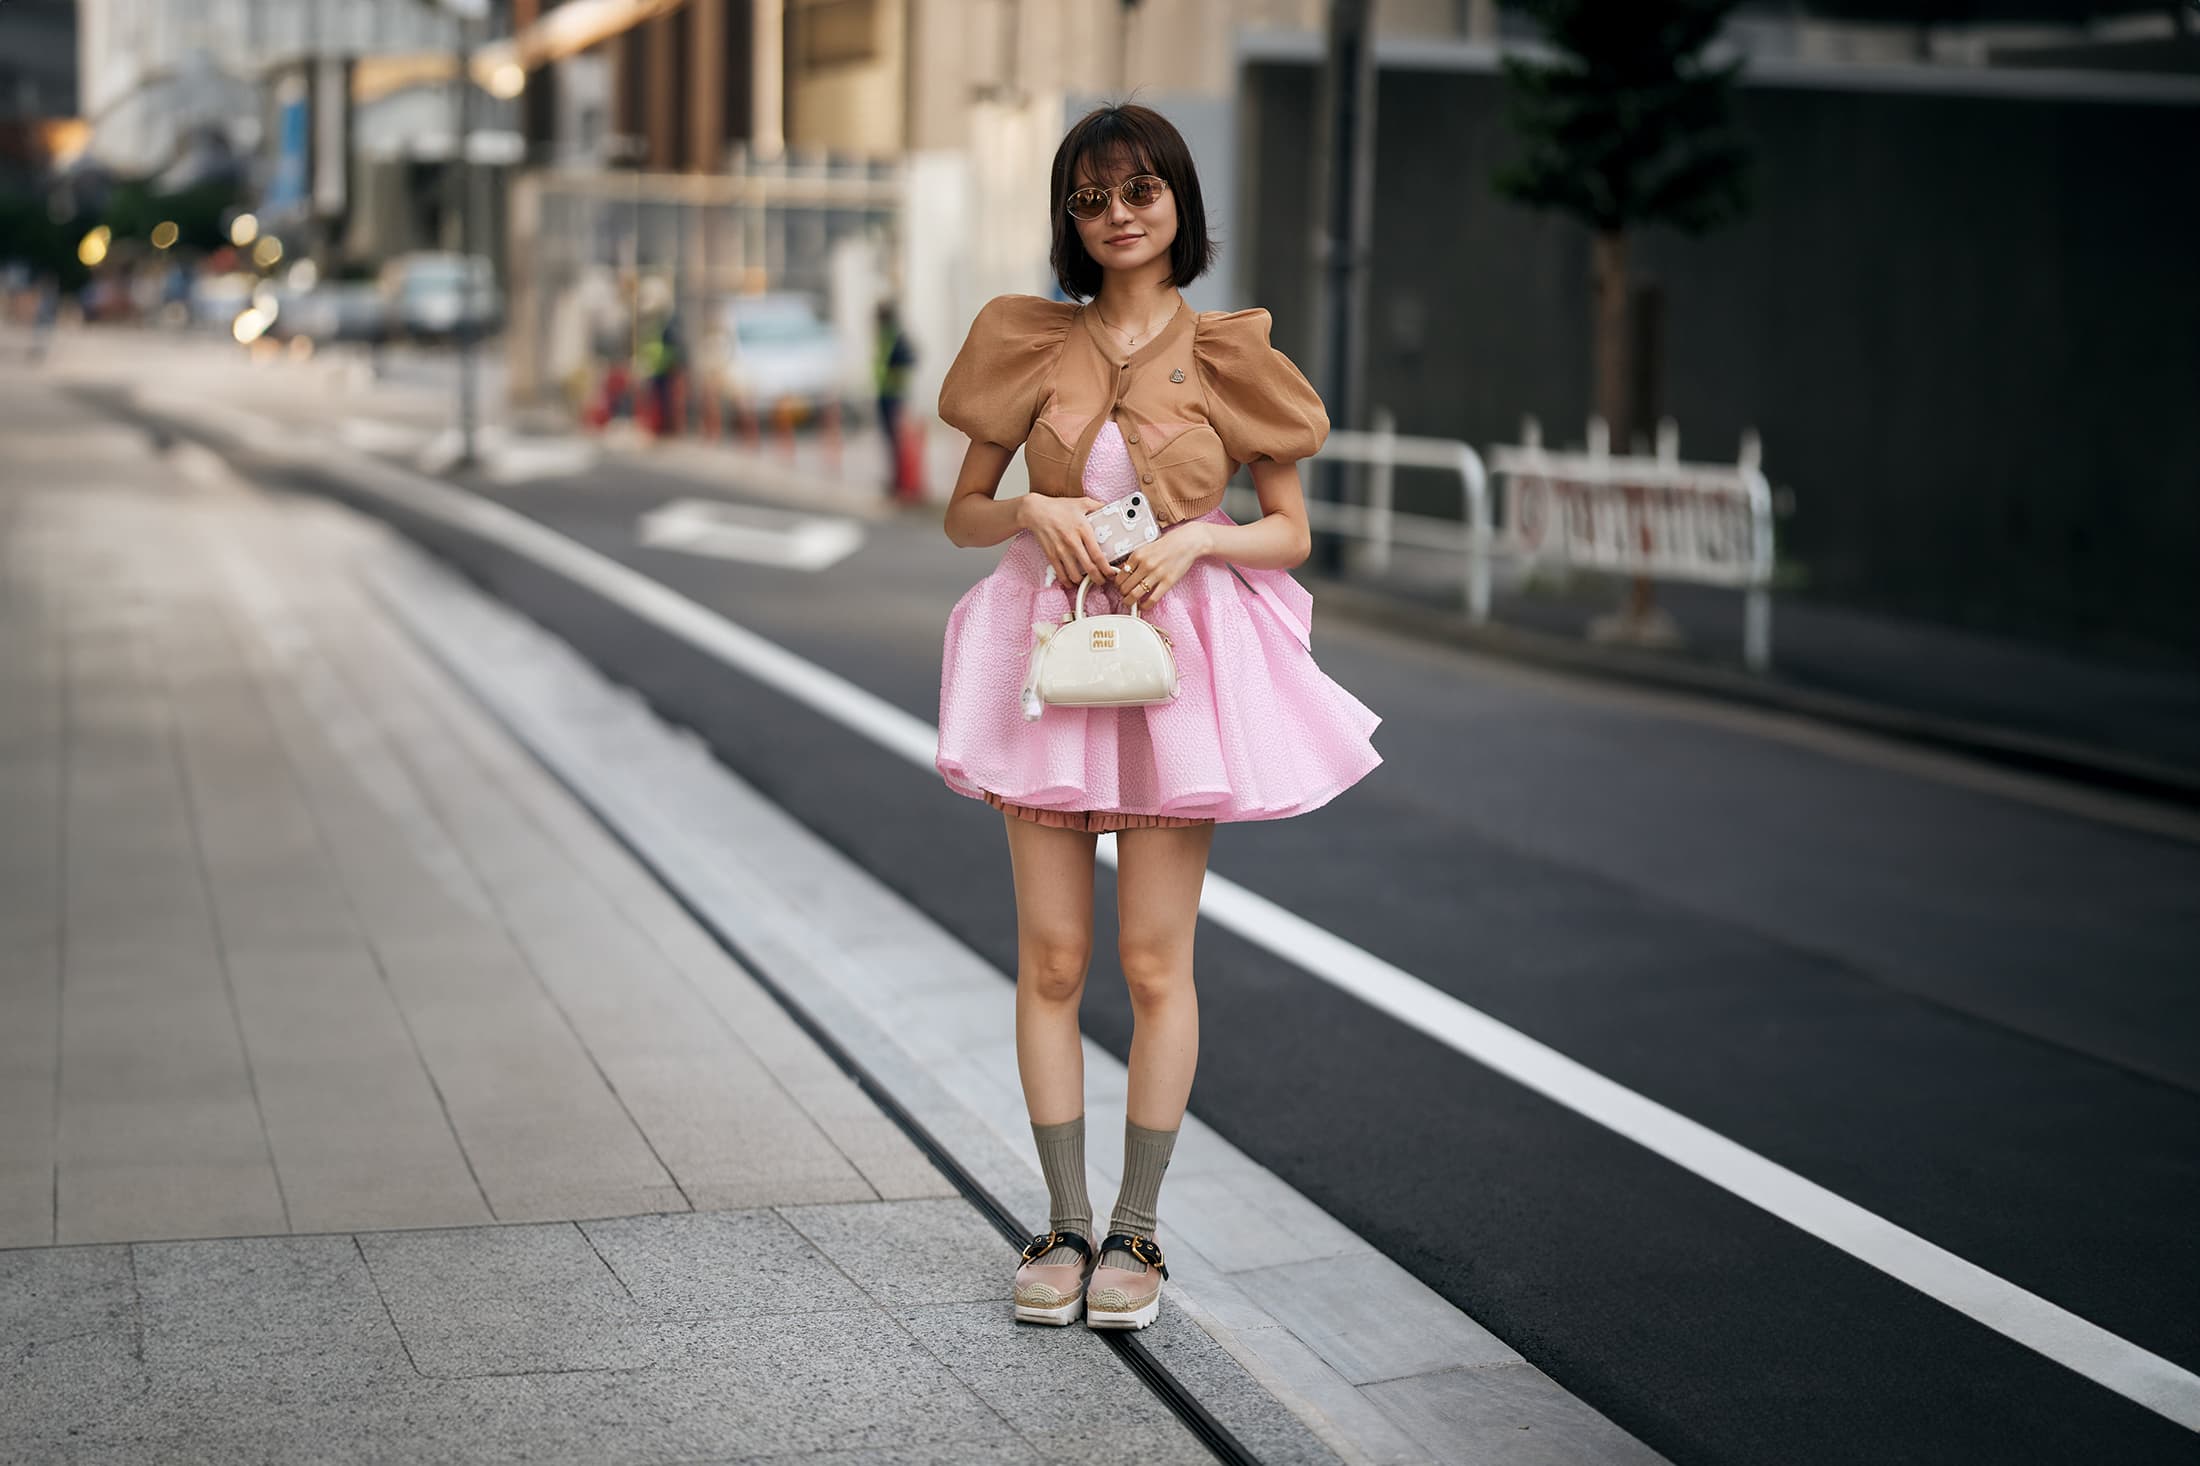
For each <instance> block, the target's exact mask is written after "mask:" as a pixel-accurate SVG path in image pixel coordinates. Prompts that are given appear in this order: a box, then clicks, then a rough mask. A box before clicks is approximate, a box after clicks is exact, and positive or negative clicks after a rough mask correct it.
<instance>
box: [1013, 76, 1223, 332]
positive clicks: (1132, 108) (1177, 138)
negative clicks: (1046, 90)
mask: <svg viewBox="0 0 2200 1466" xmlns="http://www.w3.org/2000/svg"><path fill="white" fill-rule="evenodd" d="M1139 173H1150V174H1152V175H1153V176H1154V177H1156V178H1158V179H1160V180H1161V181H1162V182H1163V183H1166V184H1167V185H1168V186H1169V193H1170V195H1171V196H1172V197H1173V198H1174V199H1175V201H1176V242H1175V244H1174V245H1173V246H1172V247H1171V249H1170V251H1169V274H1170V280H1171V282H1172V283H1173V284H1176V285H1189V284H1190V283H1191V282H1192V281H1194V280H1196V279H1198V278H1199V277H1200V276H1201V275H1203V274H1205V273H1206V272H1207V270H1208V269H1209V267H1210V266H1212V265H1213V263H1214V258H1215V242H1214V241H1213V240H1212V239H1211V238H1209V236H1208V234H1207V209H1206V205H1205V204H1204V203H1203V202H1202V201H1201V199H1200V196H1199V173H1198V170H1196V169H1195V168H1194V167H1193V166H1192V150H1191V149H1190V148H1188V147H1186V146H1185V144H1184V135H1183V134H1182V133H1180V132H1178V131H1177V130H1176V128H1175V127H1174V126H1172V125H1171V124H1170V122H1169V120H1168V119H1167V118H1166V117H1163V116H1162V115H1161V114H1160V113H1159V112H1156V111H1154V110H1153V109H1152V108H1151V107H1141V106H1139V105H1137V104H1136V103H1126V104H1124V105H1122V106H1113V107H1096V108H1094V109H1093V110H1092V111H1090V112H1088V113H1086V114H1085V115H1084V116H1083V117H1080V118H1078V119H1077V121H1076V122H1074V123H1072V124H1071V125H1070V129H1069V132H1068V133H1067V134H1066V135H1065V136H1064V137H1063V138H1062V143H1061V146H1060V147H1058V148H1056V149H1055V151H1054V168H1053V175H1052V178H1051V179H1050V182H1051V184H1052V193H1053V195H1054V201H1053V211H1052V212H1053V220H1052V228H1053V233H1054V248H1053V251H1052V258H1051V263H1052V264H1053V266H1054V277H1055V279H1056V280H1057V281H1059V282H1060V283H1061V286H1062V290H1063V293H1064V294H1066V295H1068V296H1070V297H1072V298H1076V299H1090V298H1091V297H1092V296H1094V295H1095V294H1097V293H1098V292H1099V289H1100V279H1101V273H1100V267H1099V266H1098V265H1097V264H1095V263H1093V259H1092V256H1090V255H1089V254H1087V253H1086V252H1085V246H1084V243H1083V242H1082V241H1081V240H1080V239H1079V238H1078V237H1077V231H1076V229H1075V228H1074V227H1073V226H1072V225H1071V223H1070V218H1069V209H1068V204H1069V196H1070V194H1071V193H1073V192H1075V191H1076V190H1077V189H1078V188H1079V187H1080V185H1079V183H1078V181H1077V180H1078V177H1079V175H1080V174H1081V175H1083V177H1084V178H1085V179H1087V180H1088V181H1089V182H1091V183H1093V184H1095V185H1099V186H1102V187H1105V186H1107V185H1109V184H1111V183H1117V182H1120V181H1121V180H1123V179H1125V178H1129V177H1132V176H1133V175H1136V174H1139Z"/></svg>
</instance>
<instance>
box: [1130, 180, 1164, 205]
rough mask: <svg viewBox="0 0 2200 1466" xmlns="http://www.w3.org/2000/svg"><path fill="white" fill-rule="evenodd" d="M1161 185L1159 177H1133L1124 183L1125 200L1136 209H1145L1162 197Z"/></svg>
mask: <svg viewBox="0 0 2200 1466" xmlns="http://www.w3.org/2000/svg"><path fill="white" fill-rule="evenodd" d="M1161 187H1162V185H1161V180H1160V179H1158V178H1149V177H1139V178H1133V179H1132V180H1131V181H1130V182H1128V183H1126V184H1124V185H1123V202H1124V203H1126V204H1129V205H1130V206H1131V207H1132V208H1134V209H1143V208H1145V207H1146V206H1147V205H1148V204H1150V203H1152V202H1153V201H1154V200H1156V199H1158V198H1160V197H1161Z"/></svg>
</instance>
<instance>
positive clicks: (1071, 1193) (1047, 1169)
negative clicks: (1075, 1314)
mask: <svg viewBox="0 0 2200 1466" xmlns="http://www.w3.org/2000/svg"><path fill="white" fill-rule="evenodd" d="M1031 1138H1032V1139H1033V1140H1036V1141H1037V1142H1038V1143H1039V1169H1040V1170H1041V1171H1042V1172H1044V1173H1045V1175H1046V1178H1047V1205H1048V1207H1050V1208H1051V1209H1052V1212H1051V1215H1050V1216H1049V1217H1048V1218H1047V1225H1048V1226H1049V1227H1051V1228H1052V1229H1053V1230H1055V1231H1057V1232H1075V1233H1077V1234H1078V1235H1080V1236H1082V1237H1083V1238H1084V1239H1085V1240H1086V1241H1087V1242H1097V1241H1099V1240H1100V1239H1099V1238H1097V1237H1095V1236H1093V1235H1092V1202H1091V1201H1090V1200H1089V1199H1088V1198H1087V1197H1086V1195H1085V1117H1084V1116H1083V1115H1079V1116H1078V1117H1077V1118H1076V1119H1074V1120H1064V1121H1063V1122H1062V1123H1061V1124H1059V1125H1039V1124H1034V1125H1033V1126H1032V1127H1031ZM1082 1259H1083V1254H1081V1253H1080V1252H1078V1250H1077V1249H1076V1248H1074V1247H1057V1248H1055V1249H1054V1250H1053V1251H1052V1252H1049V1253H1047V1254H1045V1255H1044V1256H1042V1257H1038V1258H1035V1259H1033V1261H1035V1262H1044V1263H1058V1262H1078V1261H1081V1260H1082Z"/></svg>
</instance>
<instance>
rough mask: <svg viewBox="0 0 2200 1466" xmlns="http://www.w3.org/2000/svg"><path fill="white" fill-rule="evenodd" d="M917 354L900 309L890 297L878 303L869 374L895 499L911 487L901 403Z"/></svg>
mask: <svg viewBox="0 0 2200 1466" xmlns="http://www.w3.org/2000/svg"><path fill="white" fill-rule="evenodd" d="M916 360H917V354H916V352H914V351H913V350H911V349H910V346H909V335H908V333H907V332H905V331H904V330H902V328H901V312H899V311H898V310H896V309H895V308H894V303H893V302H892V301H890V300H882V301H880V302H879V306H878V332H877V335H876V336H875V338H874V339H873V343H872V353H871V376H872V381H873V385H874V386H875V387H876V389H877V391H878V424H879V428H880V430H881V431H882V432H884V433H885V435H886V485H887V488H886V492H887V495H888V497H890V498H895V499H898V498H900V497H901V496H902V495H903V494H906V493H908V492H909V491H910V489H911V487H912V486H911V484H910V483H909V481H908V480H909V469H908V462H907V459H908V455H907V454H906V453H904V452H903V451H902V441H901V435H902V432H903V431H904V429H903V424H902V414H901V405H902V402H903V400H904V399H905V398H907V397H908V395H909V368H910V367H912V366H914V365H915V364H916Z"/></svg>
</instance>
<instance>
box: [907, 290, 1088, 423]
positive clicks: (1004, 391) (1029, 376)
mask: <svg viewBox="0 0 2200 1466" xmlns="http://www.w3.org/2000/svg"><path fill="white" fill-rule="evenodd" d="M1076 313H1077V308H1076V307H1075V306H1073V305H1070V304H1069V303H1068V302H1066V301H1060V300H1048V299H1046V298H1045V297H1044V296H1039V295H996V296H994V297H993V298H992V299H991V300H989V301H987V302H986V303H985V305H984V307H983V308H982V309H981V310H979V312H978V318H977V319H976V320H975V321H972V322H971V323H970V334H969V336H967V337H966V338H964V340H963V344H962V350H961V351H958V352H956V353H955V364H954V365H953V366H951V367H949V368H948V369H947V377H946V379H945V380H944V381H942V382H941V383H940V421H942V422H944V423H946V424H948V426H950V427H953V428H957V429H959V430H961V431H962V432H963V433H964V434H965V435H967V436H968V437H969V438H970V440H971V441H972V442H974V443H998V444H1000V445H1001V446H1002V447H1003V448H1014V447H1017V446H1018V445H1019V444H1021V443H1022V442H1023V441H1024V438H1025V437H1026V436H1027V435H1029V433H1030V432H1031V424H1032V420H1033V419H1034V418H1036V417H1037V416H1038V415H1039V394H1040V393H1041V392H1042V391H1044V390H1045V389H1046V384H1047V379H1048V377H1049V376H1051V375H1052V373H1053V371H1054V363H1055V360H1056V359H1057V358H1058V357H1060V355H1061V354H1062V342H1063V339H1064V338H1065V337H1066V336H1068V334H1069V323H1070V321H1071V320H1072V319H1073V318H1074V317H1075V315H1076Z"/></svg>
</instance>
